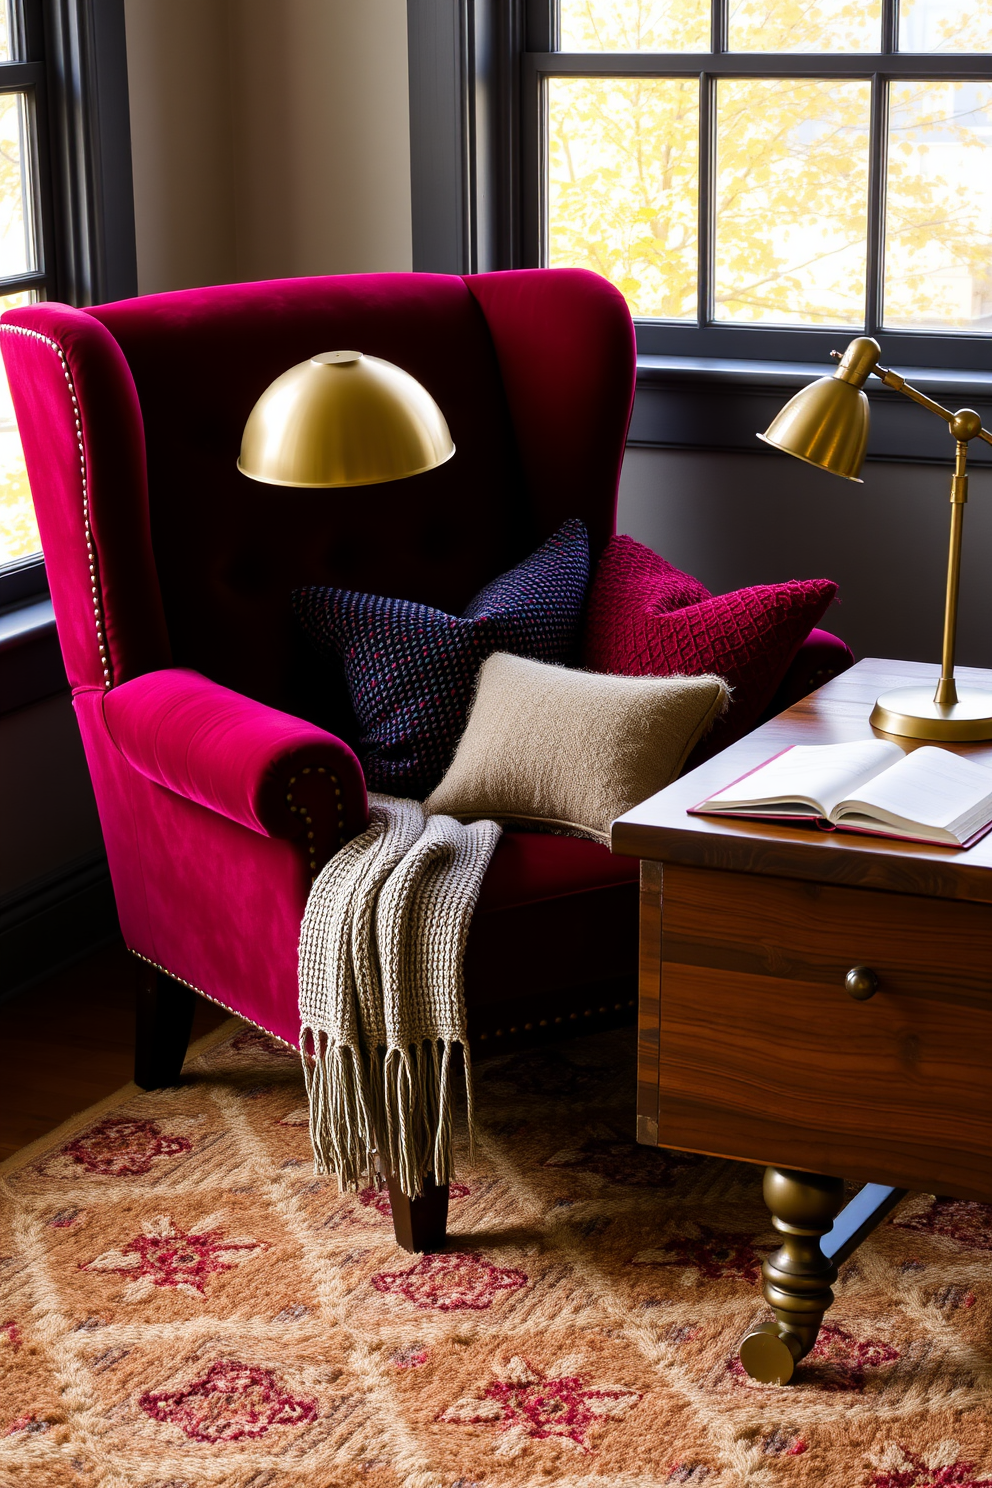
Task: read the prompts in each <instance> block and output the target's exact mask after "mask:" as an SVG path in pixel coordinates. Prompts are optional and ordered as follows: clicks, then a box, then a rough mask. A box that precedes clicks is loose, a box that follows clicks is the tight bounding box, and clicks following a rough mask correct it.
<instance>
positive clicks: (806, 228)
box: [548, 0, 992, 328]
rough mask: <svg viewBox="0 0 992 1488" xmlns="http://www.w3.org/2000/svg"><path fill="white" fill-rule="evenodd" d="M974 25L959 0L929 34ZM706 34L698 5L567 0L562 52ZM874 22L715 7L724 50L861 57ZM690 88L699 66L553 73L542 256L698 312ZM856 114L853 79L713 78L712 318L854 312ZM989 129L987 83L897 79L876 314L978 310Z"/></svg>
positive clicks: (651, 301) (661, 310) (795, 7)
mask: <svg viewBox="0 0 992 1488" xmlns="http://www.w3.org/2000/svg"><path fill="white" fill-rule="evenodd" d="M907 3H908V4H910V5H912V3H913V0H907ZM917 3H920V0H917ZM904 16H905V7H904ZM981 24H982V17H981V15H978V16H977V18H976V16H973V15H971V14H970V13H968V12H967V10H965V13H964V15H963V17H962V19H961V21H960V24H959V25H958V29H957V32H956V33H955V36H954V37H950V36H949V34H948V33H947V30H946V28H945V30H944V31H943V32H941V38H942V44H943V45H946V46H947V47H950V46H952V45H956V46H958V47H960V48H961V49H963V48H964V47H965V45H966V44H978V43H979V42H980V41H981V33H980V29H979V28H980V25H981ZM708 27H709V6H708V4H707V5H700V3H699V0H563V8H562V31H563V34H562V48H563V50H575V51H581V50H587V51H592V50H602V51H645V50H648V51H665V50H668V51H697V50H698V51H703V50H705V49H706V48H707V46H708ZM878 28H879V16H878V8H877V4H876V5H873V4H872V3H869V4H864V3H861V0H811V3H810V0H803V3H800V0H734V3H732V5H731V12H730V35H731V47H732V49H734V50H739V51H744V50H749V49H750V50H757V49H760V50H763V51H776V52H795V53H799V52H807V53H808V52H824V53H826V52H829V51H840V50H843V51H864V50H874V49H876V48H877V46H878V34H879V31H878ZM969 28H970V29H969ZM932 29H933V28H931V30H932ZM988 44H989V43H986V45H988ZM698 100H699V87H698V82H697V80H696V79H695V78H684V79H680V78H671V77H669V78H651V77H641V76H636V77H635V76H630V75H628V76H627V77H605V78H604V77H568V78H555V79H552V80H551V81H550V83H549V126H550V128H549V162H548V164H549V181H548V207H549V213H548V215H549V222H548V229H549V261H550V262H551V263H553V264H565V263H568V264H581V265H583V266H585V267H588V268H591V269H594V270H596V271H597V272H599V273H601V274H604V275H605V276H606V277H607V278H608V279H610V280H611V281H612V282H613V283H614V284H616V285H617V286H618V288H619V289H621V291H622V292H623V293H624V294H625V295H626V297H627V300H628V303H629V304H630V307H631V310H632V312H633V313H634V314H637V315H642V316H650V317H659V318H663V319H674V320H678V319H693V318H695V315H696V280H697V264H698V237H697V220H698V205H697V189H698V148H699V147H698V138H699V112H698V110H699V102H698ZM869 121H870V87H869V84H868V83H867V82H866V81H863V80H859V79H790V78H735V79H724V80H721V82H720V83H719V85H718V93H717V127H716V136H717V137H716V142H715V143H716V179H715V188H716V189H715V217H716V233H715V247H714V300H715V305H714V313H715V314H716V317H717V318H718V319H727V320H735V321H754V322H766V323H772V322H774V323H776V324H799V323H802V324H824V323H829V324H839V325H852V326H854V325H858V324H860V323H861V322H862V320H863V316H864V302H865V261H866V238H867V196H868V172H869ZM990 125H992V85H990V84H988V83H981V82H978V83H966V84H960V83H948V82H937V83H935V82H928V81H925V80H924V81H919V82H917V81H915V80H914V81H913V82H912V83H909V82H906V83H897V84H893V85H892V98H891V124H890V147H889V166H888V176H887V200H886V245H887V252H886V274H885V298H886V313H887V319H888V320H889V321H890V322H891V323H894V324H910V325H913V324H915V325H924V324H932V325H942V326H947V327H948V328H951V327H953V326H954V325H963V324H967V323H968V322H969V321H971V319H972V318H973V316H974V315H976V314H979V313H981V310H982V304H983V298H982V297H983V295H984V293H985V288H984V287H985V286H988V284H989V264H990V259H992V253H990V249H992V165H990V162H989V155H990V153H992V144H990ZM980 160H981V164H979V161H980ZM986 180H987V181H988V183H989V184H988V185H987V186H986V185H985V184H984V183H985V181H986ZM969 286H970V297H969ZM964 300H967V301H968V302H967V303H964ZM989 308H990V309H992V305H990V307H989Z"/></svg>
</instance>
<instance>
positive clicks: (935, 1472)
mask: <svg viewBox="0 0 992 1488" xmlns="http://www.w3.org/2000/svg"><path fill="white" fill-rule="evenodd" d="M877 1467H878V1471H877V1473H876V1475H875V1476H874V1477H873V1478H872V1480H871V1485H870V1488H992V1477H990V1476H988V1475H987V1474H986V1473H982V1474H981V1475H980V1476H979V1475H978V1473H977V1472H976V1469H975V1464H974V1463H973V1462H967V1461H965V1459H964V1458H962V1457H961V1456H959V1448H958V1444H957V1442H954V1441H947V1442H940V1443H938V1444H937V1446H936V1447H933V1448H931V1449H930V1450H929V1451H928V1452H927V1453H926V1454H925V1455H924V1454H923V1453H921V1452H915V1451H913V1449H912V1448H911V1447H903V1446H898V1445H895V1444H893V1445H892V1446H890V1447H888V1448H887V1449H886V1450H885V1451H884V1452H883V1453H882V1455H881V1457H880V1458H878V1459H877Z"/></svg>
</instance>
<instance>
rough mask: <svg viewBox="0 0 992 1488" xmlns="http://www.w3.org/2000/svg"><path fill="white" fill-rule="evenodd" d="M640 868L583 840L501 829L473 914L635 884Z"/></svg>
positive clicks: (494, 911)
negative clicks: (501, 832)
mask: <svg viewBox="0 0 992 1488" xmlns="http://www.w3.org/2000/svg"><path fill="white" fill-rule="evenodd" d="M639 869H640V864H639V863H638V861H637V859H636V858H622V857H619V856H618V855H616V854H614V853H611V852H610V850H609V848H608V847H604V846H603V845H602V843H599V842H593V841H592V840H591V839H590V838H588V837H565V836H557V835H555V834H554V833H551V832H528V831H517V830H514V829H513V828H512V827H511V828H507V830H506V831H505V832H504V833H503V835H502V837H501V838H500V840H499V845H498V847H497V848H496V851H495V852H494V853H493V856H492V861H491V862H490V864H489V867H488V868H487V870H486V876H485V878H484V879H483V880H482V890H481V892H480V894H479V898H478V902H477V904H476V907H475V914H476V916H477V917H478V916H481V915H486V914H493V913H497V912H500V911H503V910H508V909H516V908H519V907H520V906H521V905H525V904H526V905H531V904H541V903H544V902H546V901H547V900H549V899H561V898H567V897H570V896H574V895H576V894H589V893H594V892H595V891H596V890H597V889H611V888H615V887H616V886H617V885H618V884H630V883H636V882H637V879H638V873H639Z"/></svg>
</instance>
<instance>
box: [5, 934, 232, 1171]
mask: <svg viewBox="0 0 992 1488" xmlns="http://www.w3.org/2000/svg"><path fill="white" fill-rule="evenodd" d="M134 976H135V971H134V958H133V957H132V956H131V955H130V954H129V952H128V951H127V949H126V947H125V945H124V942H123V941H119V942H117V943H115V944H113V945H109V946H106V947H104V949H103V950H100V951H97V952H96V953H95V954H94V955H92V956H90V957H88V958H87V959H86V960H85V961H80V962H78V963H77V964H76V965H75V966H71V967H69V968H68V969H67V970H66V971H61V972H59V973H58V974H57V975H56V976H53V977H51V978H50V979H49V980H48V981H45V982H38V983H37V984H36V985H35V986H33V987H30V988H29V989H28V990H27V991H26V992H22V993H20V994H19V995H18V996H17V997H12V998H10V999H9V1001H7V1002H4V1003H0V1159H3V1158H6V1157H9V1156H10V1155H11V1154H12V1153H13V1152H16V1151H17V1150H18V1148H19V1147H23V1146H25V1145H26V1144H27V1143H28V1142H33V1141H34V1140H35V1138H36V1137H41V1136H44V1134H45V1132H47V1131H51V1130H52V1128H53V1127H56V1126H58V1125H59V1123H60V1122H62V1121H65V1119H66V1117H68V1116H71V1115H72V1114H73V1113H74V1112H76V1111H82V1110H85V1108H86V1107H87V1106H90V1105H92V1104H93V1102H94V1101H98V1100H102V1099H103V1097H104V1096H107V1095H111V1094H113V1092H114V1091H115V1090H117V1089H118V1088H119V1086H121V1085H124V1084H126V1083H127V1081H128V1080H130V1079H131V1078H132V1075H133V1073H134ZM229 1016H230V1015H229V1014H228V1013H227V1012H225V1010H224V1009H223V1008H219V1007H216V1006H215V1005H214V1004H213V1003H211V1002H207V1001H206V1000H205V999H204V998H202V997H198V998H197V1000H196V1013H195V1015H194V1019H193V1034H192V1037H193V1038H194V1039H198V1038H202V1036H203V1035H204V1034H205V1033H209V1032H210V1030H211V1029H212V1028H216V1027H217V1025H218V1024H219V1023H223V1021H224V1019H225V1018H227V1017H229Z"/></svg>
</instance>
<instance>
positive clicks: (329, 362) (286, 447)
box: [238, 351, 455, 487]
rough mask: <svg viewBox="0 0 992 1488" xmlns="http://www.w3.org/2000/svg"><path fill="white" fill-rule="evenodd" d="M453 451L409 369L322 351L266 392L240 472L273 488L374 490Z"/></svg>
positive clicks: (440, 418) (251, 421)
mask: <svg viewBox="0 0 992 1488" xmlns="http://www.w3.org/2000/svg"><path fill="white" fill-rule="evenodd" d="M454 453H455V446H454V444H453V443H452V440H451V434H450V433H449V431H448V425H447V423H446V422H445V418H444V414H443V413H442V412H441V410H440V408H438V406H437V404H436V403H435V402H434V399H433V398H432V397H431V395H430V393H429V392H428V391H427V389H426V388H425V387H423V386H422V385H421V383H419V382H418V381H417V379H416V378H415V377H411V376H410V374H409V372H404V371H403V369H402V368H401V367H397V366H395V365H394V363H393V362H387V361H384V360H383V359H382V357H375V356H366V355H365V354H364V353H363V352H360V351H324V352H321V353H320V355H319V356H314V357H311V358H310V360H309V361H306V362H299V363H297V365H296V366H295V367H290V368H289V370H288V372H283V374H282V376H281V377H277V378H276V380H275V382H273V383H270V385H269V386H268V387H267V388H266V389H265V392H264V393H263V394H262V396H261V397H260V398H259V400H258V402H257V403H256V404H255V406H254V408H253V409H252V411H251V413H250V414H249V415H248V422H247V424H246V425H245V430H244V434H243V436H242V439H241V455H240V458H239V460H238V469H239V470H240V471H241V472H242V474H244V475H247V476H250V477H251V479H252V480H257V481H264V482H267V483H268V484H269V485H273V486H303V487H332V486H371V485H376V484H378V483H379V482H381V481H393V480H403V479H404V478H405V477H407V476H410V475H420V474H421V473H422V472H423V471H425V470H433V469H434V468H435V467H436V466H438V465H443V464H444V462H445V461H446V460H450V459H451V456H452V455H453V454H454Z"/></svg>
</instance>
